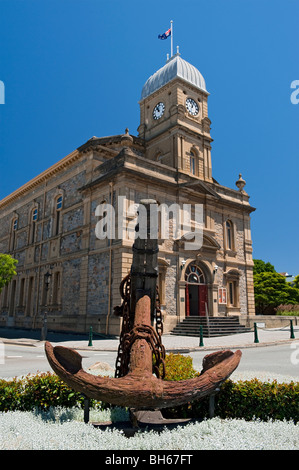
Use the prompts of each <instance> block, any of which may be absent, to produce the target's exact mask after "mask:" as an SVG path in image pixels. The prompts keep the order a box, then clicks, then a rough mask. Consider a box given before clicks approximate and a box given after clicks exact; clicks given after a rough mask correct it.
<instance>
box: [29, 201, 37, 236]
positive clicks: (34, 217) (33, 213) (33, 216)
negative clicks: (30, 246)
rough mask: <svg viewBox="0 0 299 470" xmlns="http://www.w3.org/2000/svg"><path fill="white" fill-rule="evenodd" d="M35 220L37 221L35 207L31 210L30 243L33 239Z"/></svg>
mask: <svg viewBox="0 0 299 470" xmlns="http://www.w3.org/2000/svg"><path fill="white" fill-rule="evenodd" d="M36 222H37V207H35V208H34V209H32V211H31V221H30V243H34V241H35V232H36Z"/></svg>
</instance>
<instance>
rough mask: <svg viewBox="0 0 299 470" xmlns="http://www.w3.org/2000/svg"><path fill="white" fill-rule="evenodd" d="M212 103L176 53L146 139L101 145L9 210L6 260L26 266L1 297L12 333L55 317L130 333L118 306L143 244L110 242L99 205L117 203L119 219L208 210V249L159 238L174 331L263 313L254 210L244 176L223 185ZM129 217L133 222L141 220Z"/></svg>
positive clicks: (90, 144) (147, 109)
mask: <svg viewBox="0 0 299 470" xmlns="http://www.w3.org/2000/svg"><path fill="white" fill-rule="evenodd" d="M208 96H209V93H208V92H207V89H206V84H205V81H204V78H203V76H202V75H201V73H200V72H199V71H198V70H197V69H196V68H195V67H194V66H193V65H191V64H190V63H188V62H187V61H185V60H184V59H182V57H181V56H180V54H179V53H177V54H175V55H173V56H172V57H171V58H170V59H168V60H167V62H166V64H165V65H164V66H163V67H162V68H161V69H160V70H158V71H157V72H156V73H154V74H153V75H152V76H151V77H150V78H149V79H148V80H147V81H146V83H145V85H144V86H143V89H142V93H141V99H140V102H139V104H140V125H139V127H138V136H133V135H130V134H129V132H128V130H127V129H126V131H125V133H124V134H123V135H114V136H110V137H92V138H91V139H90V140H88V141H87V142H86V143H85V144H83V145H82V146H81V147H79V148H77V149H76V150H74V151H73V152H72V153H71V154H70V155H67V156H66V157H65V158H63V159H62V160H61V161H59V162H58V163H56V164H55V165H53V166H52V167H50V168H49V169H47V170H46V171H44V172H43V173H42V174H40V175H39V176H37V177H36V178H34V179H33V180H31V181H29V182H28V183H26V184H25V185H24V186H22V187H21V188H19V189H18V190H17V191H15V192H13V193H12V194H10V195H8V196H7V197H5V198H4V199H3V200H2V201H0V214H1V225H0V252H2V253H10V254H12V255H13V256H14V257H15V258H16V259H17V260H18V267H17V275H16V276H15V278H14V279H13V280H12V282H11V283H10V284H9V285H8V286H7V287H6V288H5V289H3V291H2V293H1V299H0V307H1V310H0V325H1V326H15V327H25V328H40V326H41V322H42V318H43V315H44V314H45V313H46V314H47V322H48V328H49V329H54V330H63V331H66V330H70V331H78V332H86V331H88V329H89V327H90V326H92V327H93V329H94V331H95V332H101V333H105V334H119V331H120V319H119V318H117V317H115V316H114V315H113V307H115V306H116V305H119V304H120V293H119V284H120V282H121V280H122V279H123V277H124V276H125V275H126V274H127V273H128V271H129V269H130V265H131V260H132V251H131V247H132V240H131V238H130V236H129V234H130V232H129V230H128V231H126V233H125V236H122V234H121V235H120V231H119V230H118V228H119V226H118V225H119V222H116V227H115V236H114V237H110V236H107V237H106V238H102V239H101V238H99V237H98V236H97V235H96V227H97V224H98V222H99V221H100V220H102V219H101V217H100V216H99V212H98V209H97V208H98V207H99V206H100V207H104V206H103V204H106V206H108V205H110V207H111V206H112V207H113V209H114V211H115V215H116V221H119V220H120V219H119V216H121V215H122V214H123V211H124V210H127V209H128V208H129V207H130V206H132V205H133V204H134V203H138V202H140V201H141V200H142V199H143V198H152V199H155V200H156V201H157V203H158V204H159V207H162V206H163V205H164V206H165V207H170V206H171V205H172V204H176V205H179V206H182V205H183V204H190V205H191V207H195V206H196V205H200V207H202V208H203V240H202V246H201V247H200V248H199V249H194V248H193V247H191V249H190V246H188V245H186V243H185V241H186V237H184V236H183V237H179V238H175V237H174V236H173V237H168V238H163V235H161V236H160V238H159V278H158V283H159V291H160V298H161V304H162V309H163V318H164V331H166V332H168V331H171V330H172V329H173V328H174V327H175V325H176V324H177V323H179V322H180V321H181V320H182V319H183V318H185V316H198V315H199V316H201V315H206V314H208V315H209V316H221V317H226V316H232V315H233V316H236V315H238V316H240V318H244V317H246V316H250V315H254V314H255V310H254V292H253V261H252V242H251V230H250V214H251V212H252V211H253V210H254V208H253V207H251V205H250V204H249V196H248V194H247V193H246V192H245V191H244V189H243V188H244V185H245V182H244V180H243V179H242V177H241V175H240V177H239V180H238V181H237V182H236V185H237V188H236V189H230V188H227V187H224V186H222V185H221V184H219V183H218V182H217V181H215V179H214V178H213V176H212V160H211V144H212V141H213V139H212V138H211V135H210V124H211V121H210V119H209V116H208ZM120 201H124V202H122V204H123V205H122V206H121V205H120ZM124 205H125V206H124ZM124 220H125V224H129V225H130V224H131V225H132V221H133V220H134V214H131V213H129V212H128V213H127V212H126V217H125V219H124ZM172 222H173V218H172V219H171V214H170V225H169V226H170V227H171V223H172ZM192 224H193V225H192V226H193V228H194V226H195V225H194V224H195V222H194V221H192ZM160 234H161V232H160ZM189 245H190V244H189ZM49 274H50V275H51V276H48V275H49Z"/></svg>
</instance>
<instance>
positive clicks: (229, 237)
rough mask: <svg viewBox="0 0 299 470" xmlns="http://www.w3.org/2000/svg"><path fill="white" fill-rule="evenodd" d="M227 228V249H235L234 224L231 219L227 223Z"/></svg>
mask: <svg viewBox="0 0 299 470" xmlns="http://www.w3.org/2000/svg"><path fill="white" fill-rule="evenodd" d="M225 230H226V249H228V250H233V224H232V223H231V221H230V220H227V221H226V223H225Z"/></svg>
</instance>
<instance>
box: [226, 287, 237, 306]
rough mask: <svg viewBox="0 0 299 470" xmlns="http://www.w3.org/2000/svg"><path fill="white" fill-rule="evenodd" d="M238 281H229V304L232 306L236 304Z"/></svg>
mask: <svg viewBox="0 0 299 470" xmlns="http://www.w3.org/2000/svg"><path fill="white" fill-rule="evenodd" d="M236 290H237V289H236V282H235V281H230V282H229V283H228V301H229V305H231V306H232V307H235V306H236Z"/></svg>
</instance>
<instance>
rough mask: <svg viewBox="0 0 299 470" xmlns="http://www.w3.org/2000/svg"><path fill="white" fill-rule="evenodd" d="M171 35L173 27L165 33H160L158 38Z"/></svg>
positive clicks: (165, 37)
mask: <svg viewBox="0 0 299 470" xmlns="http://www.w3.org/2000/svg"><path fill="white" fill-rule="evenodd" d="M169 36H171V28H169V29H168V30H167V31H165V33H163V34H159V36H158V39H167V38H168V37H169Z"/></svg>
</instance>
